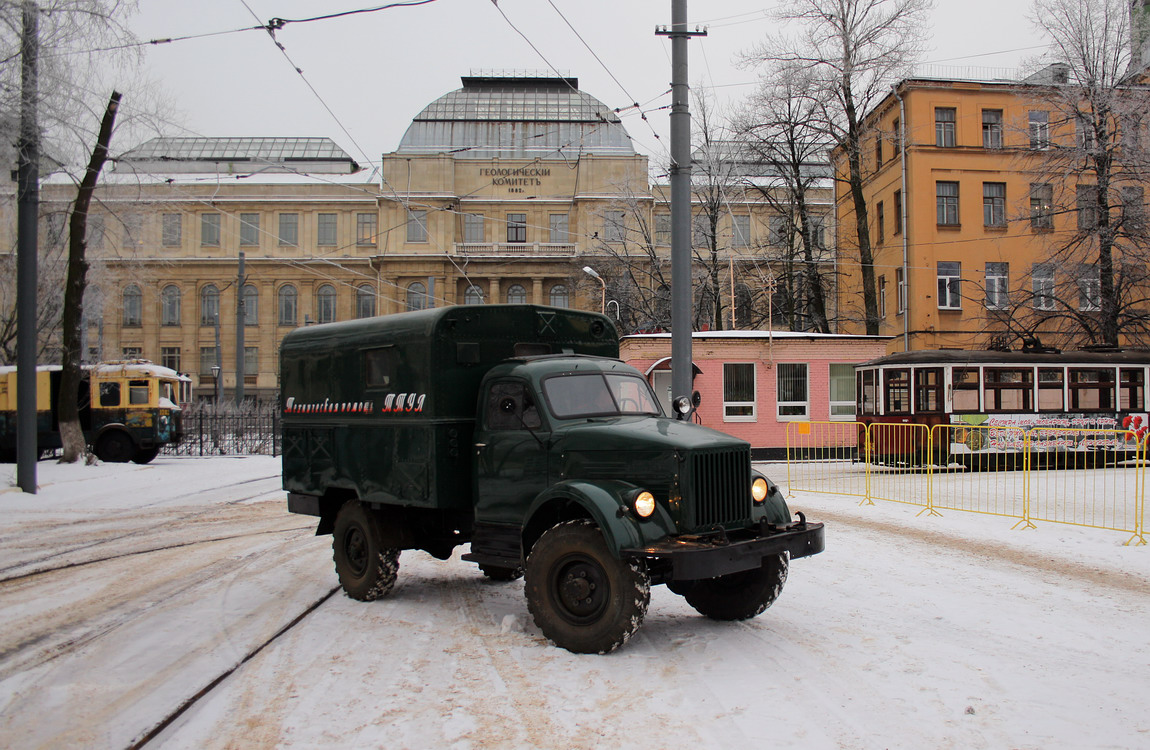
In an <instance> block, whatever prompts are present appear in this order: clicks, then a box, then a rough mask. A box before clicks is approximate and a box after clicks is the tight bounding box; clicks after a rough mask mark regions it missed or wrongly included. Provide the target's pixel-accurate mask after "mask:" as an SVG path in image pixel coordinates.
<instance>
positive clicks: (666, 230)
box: [655, 214, 671, 245]
mask: <svg viewBox="0 0 1150 750" xmlns="http://www.w3.org/2000/svg"><path fill="white" fill-rule="evenodd" d="M655 244H656V245H670V244H671V214H655Z"/></svg>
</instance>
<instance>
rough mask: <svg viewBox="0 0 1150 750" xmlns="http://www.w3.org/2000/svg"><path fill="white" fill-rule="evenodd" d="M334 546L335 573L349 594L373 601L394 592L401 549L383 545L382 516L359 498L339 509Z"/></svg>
mask: <svg viewBox="0 0 1150 750" xmlns="http://www.w3.org/2000/svg"><path fill="white" fill-rule="evenodd" d="M331 546H332V554H333V557H334V558H335V573H336V575H337V576H338V577H339V584H340V586H342V587H343V590H344V592H345V593H346V594H347V595H348V596H349V597H351V598H352V599H358V600H359V601H361V602H370V601H373V600H375V599H379V598H380V597H383V596H386V595H387V594H388V593H390V592H391V589H392V588H393V587H394V586H395V579H396V576H397V575H398V574H399V549H398V548H396V547H386V546H384V542H383V530H382V529H381V528H380V522H379V519H378V518H377V517H376V516H375V514H374V513H372V512H371V511H369V510H368V509H367V508H365V507H364V506H363V504H362V503H360V502H359V501H358V500H348V501H347V502H346V503H344V504H343V507H342V508H340V509H339V514H338V515H337V516H336V518H335V528H334V529H333V530H332V542H331Z"/></svg>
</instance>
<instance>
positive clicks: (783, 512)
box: [751, 469, 791, 526]
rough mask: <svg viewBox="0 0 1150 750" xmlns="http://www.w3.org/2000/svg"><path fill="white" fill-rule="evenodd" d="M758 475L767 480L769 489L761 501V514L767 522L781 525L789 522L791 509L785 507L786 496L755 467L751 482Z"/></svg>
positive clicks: (752, 471)
mask: <svg viewBox="0 0 1150 750" xmlns="http://www.w3.org/2000/svg"><path fill="white" fill-rule="evenodd" d="M758 477H762V478H763V479H765V480H767V487H768V488H769V490H770V491H769V493H768V494H767V499H766V500H765V501H764V502H763V506H762V507H763V509H762V511H761V513H762V516H763V517H765V518H766V519H767V521H768V522H769V523H775V524H779V525H781V526H782V525H786V524H788V523H790V521H791V511H790V509H789V508H787V501H786V498H784V497H783V493H782V491H781V490H779V486H778V485H777V484H775V483H774V482H772V481H771V478H770V477H768V476H767V475H766V474H764V473H762V472H761V471H758V470H757V469H752V470H751V481H752V482H753V481H754V480H755V479H756V478H758ZM756 515H757V514H756Z"/></svg>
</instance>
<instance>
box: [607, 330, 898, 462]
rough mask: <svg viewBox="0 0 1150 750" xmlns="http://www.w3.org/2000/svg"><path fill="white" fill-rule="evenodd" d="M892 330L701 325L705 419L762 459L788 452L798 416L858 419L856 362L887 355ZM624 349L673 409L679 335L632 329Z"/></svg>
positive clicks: (698, 383) (699, 373)
mask: <svg viewBox="0 0 1150 750" xmlns="http://www.w3.org/2000/svg"><path fill="white" fill-rule="evenodd" d="M889 339H890V337H889V336H849V335H841V334H826V333H794V332H791V331H697V332H696V333H695V334H694V336H693V341H692V347H691V348H692V354H693V358H694V363H695V390H697V391H698V392H699V394H700V395H701V396H702V403H701V404H700V406H699V409H698V412H697V416H698V419H699V421H700V422H701V423H702V424H704V425H706V426H708V427H712V428H714V429H717V430H722V431H723V432H726V433H728V434H731V435H734V436H736V437H740V438H742V439H743V440H746V441H748V442H749V443H750V444H751V447H752V449H753V450H752V455H753V456H754V457H755V458H756V459H765V458H781V457H782V456H783V455H784V454H785V450H786V445H787V438H786V430H787V425H788V424H789V423H791V422H807V421H809V422H828V421H829V422H834V421H842V422H852V421H854V418H855V375H854V366H855V365H856V364H859V363H861V362H866V361H868V360H871V359H875V358H876V357H881V356H883V355H884V354H886V346H887V341H888V340H889ZM620 350H621V351H620V356H621V357H622V358H623V359H624V360H625V361H626V362H627V363H628V364H630V365H632V366H633V367H635V368H637V369H638V370H639V372H642V373H645V374H646V376H647V379H648V380H649V381H650V382H651V385H652V386H653V387H654V389H655V393H656V395H658V396H659V398H660V400H662V401H663V406H664V408H665V409H667V410H668V413H669V409H670V399H671V334H669V333H650V334H635V335H633V336H624V337H623V339H622V341H621V342H620Z"/></svg>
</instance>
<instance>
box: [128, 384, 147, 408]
mask: <svg viewBox="0 0 1150 750" xmlns="http://www.w3.org/2000/svg"><path fill="white" fill-rule="evenodd" d="M128 403H129V404H131V405H132V406H146V405H147V403H148V381H146V380H129V381H128Z"/></svg>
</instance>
